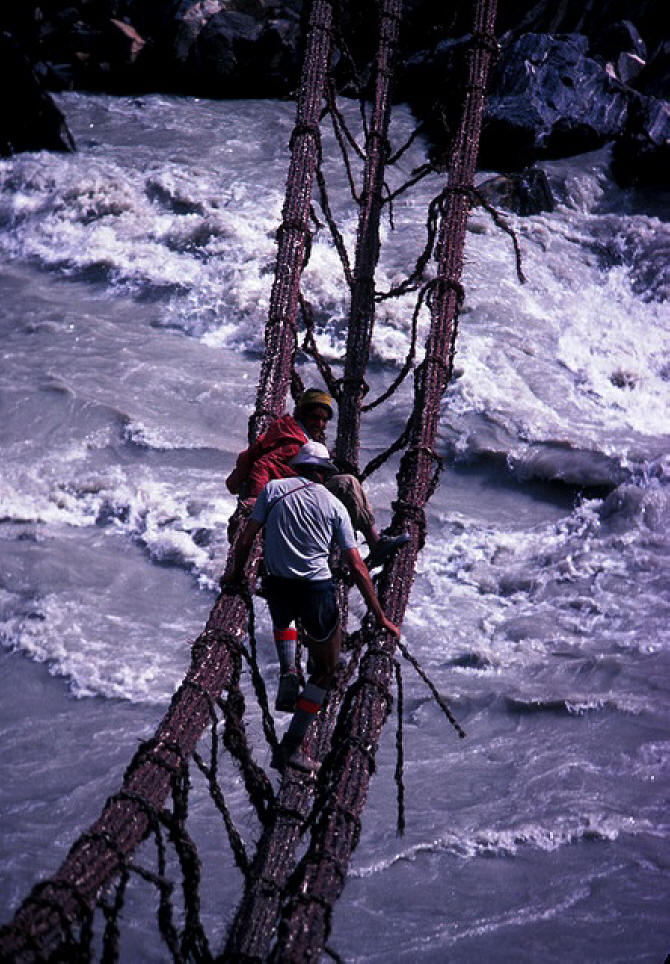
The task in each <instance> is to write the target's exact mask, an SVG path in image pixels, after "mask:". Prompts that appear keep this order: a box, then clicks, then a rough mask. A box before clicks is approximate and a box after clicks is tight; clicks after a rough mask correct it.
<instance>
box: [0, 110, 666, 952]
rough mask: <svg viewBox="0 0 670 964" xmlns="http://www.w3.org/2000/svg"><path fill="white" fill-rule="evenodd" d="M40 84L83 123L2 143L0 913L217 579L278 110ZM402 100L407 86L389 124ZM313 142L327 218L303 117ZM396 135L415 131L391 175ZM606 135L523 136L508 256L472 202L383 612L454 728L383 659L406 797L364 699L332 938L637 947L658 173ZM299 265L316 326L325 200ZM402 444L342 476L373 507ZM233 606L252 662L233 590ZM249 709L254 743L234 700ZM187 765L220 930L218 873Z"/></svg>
mask: <svg viewBox="0 0 670 964" xmlns="http://www.w3.org/2000/svg"><path fill="white" fill-rule="evenodd" d="M61 104H62V107H63V110H64V111H65V113H66V116H67V118H68V121H69V122H70V125H71V127H72V128H73V131H74V133H75V136H76V138H77V141H78V145H79V152H78V153H77V154H76V155H73V156H66V155H51V154H26V155H21V156H18V157H15V158H11V159H10V160H5V161H2V162H1V163H0V224H1V226H2V227H1V232H0V252H1V254H2V267H1V268H0V284H1V285H2V299H1V302H0V331H1V333H2V370H1V372H0V406H1V408H0V412H1V415H2V418H1V421H0V436H1V438H2V453H3V454H2V466H1V469H0V505H1V514H0V522H1V524H0V546H1V551H2V581H1V583H0V640H1V641H2V643H3V649H2V655H1V657H0V658H1V660H2V669H3V673H2V679H1V682H0V686H2V695H3V699H2V708H1V709H0V731H1V732H2V738H3V741H2V747H3V749H2V767H3V774H2V780H1V781H0V801H1V805H2V814H3V822H2V828H3V829H2V841H1V846H2V866H3V886H2V907H3V918H5V919H7V918H8V917H10V916H11V914H12V912H13V910H14V908H15V907H16V906H17V904H18V903H19V901H20V899H21V898H22V897H23V896H25V894H26V892H27V891H28V890H29V888H30V887H31V886H32V884H33V883H34V882H35V881H36V880H37V879H38V878H39V876H40V875H44V874H47V873H50V872H53V871H54V870H55V869H56V867H57V866H58V865H59V863H60V862H61V860H62V859H63V857H64V855H65V853H66V852H67V849H68V848H69V846H70V844H71V843H72V842H73V840H74V839H75V837H76V836H77V834H79V833H80V832H82V831H83V830H85V829H86V828H87V827H88V825H89V824H90V823H91V822H92V821H93V820H94V819H95V818H96V817H97V815H98V814H99V812H100V810H101V808H102V804H103V802H104V800H105V798H106V796H107V795H108V794H109V793H112V792H115V791H116V790H117V789H118V787H119V786H120V783H121V778H122V774H123V770H124V767H125V765H126V764H127V763H128V762H129V760H130V757H131V755H132V753H133V751H134V749H135V747H136V744H137V740H138V739H142V738H146V737H148V736H149V735H150V734H151V733H152V732H153V729H154V728H155V725H156V724H157V722H158V721H159V719H160V718H161V716H162V714H163V711H164V708H165V704H166V701H167V700H168V699H169V697H170V695H171V693H172V692H173V691H174V689H175V688H176V686H177V685H178V684H179V682H180V680H181V678H182V676H183V673H184V671H185V669H186V668H187V666H188V662H189V641H190V640H192V639H194V638H195V636H197V634H198V632H199V631H200V629H201V627H202V626H203V624H204V621H205V619H206V615H207V613H208V611H209V609H210V607H211V605H212V603H213V600H214V598H215V590H214V587H215V585H216V579H217V577H218V575H219V573H220V571H221V569H222V565H223V561H224V558H225V546H226V539H225V526H226V521H227V517H228V516H229V514H230V512H231V511H232V509H233V507H234V504H233V500H232V498H231V497H230V496H229V495H228V493H227V491H226V489H225V486H224V484H223V479H224V477H225V475H226V474H227V472H228V471H229V470H230V467H231V465H232V462H233V459H234V457H235V454H236V453H237V451H239V449H240V448H242V447H243V446H244V444H245V439H246V423H247V418H248V415H249V413H250V411H251V409H252V406H253V402H254V397H255V386H256V381H257V372H258V359H259V356H260V352H261V350H262V345H263V328H264V323H265V316H266V311H267V306H268V300H269V293H270V286H271V281H272V271H273V259H274V253H275V241H274V233H275V230H276V227H277V225H278V223H279V215H280V209H281V203H282V197H283V190H284V180H285V172H286V166H287V143H288V139H289V135H290V130H291V126H292V123H293V115H294V108H293V106H292V105H290V104H284V103H270V102H245V101H238V102H224V103H214V102H207V101H198V100H193V99H179V98H167V97H159V96H153V97H144V98H141V99H123V98H121V99H119V98H110V97H100V96H95V97H94V96H87V95H81V94H70V95H66V96H64V97H63V98H62V100H61ZM355 113H356V112H355V111H352V112H351V115H350V116H351V117H352V118H353V117H355ZM410 129H411V118H410V117H409V114H408V113H407V112H406V111H404V110H403V109H402V108H401V109H399V111H398V119H397V121H396V135H395V139H396V141H397V142H400V141H402V139H403V137H404V135H405V134H406V133H407V132H408V131H409V130H410ZM325 150H326V154H327V156H330V157H331V158H332V160H330V161H329V163H328V166H329V175H330V182H331V185H332V186H331V202H332V206H333V209H334V211H335V213H336V215H337V216H338V218H339V219H340V223H341V225H342V230H343V235H344V237H345V240H346V241H347V243H348V244H349V245H350V246H351V244H352V243H353V239H354V237H355V230H356V215H355V213H354V211H353V210H352V208H351V206H350V205H349V202H348V195H347V185H346V181H345V178H344V176H343V174H342V172H341V171H339V170H338V168H337V164H336V161H335V159H334V151H333V145H332V139H329V138H328V137H326V138H325ZM423 160H424V158H423V155H422V148H421V146H420V145H416V146H415V147H414V148H413V149H412V150H410V151H409V152H408V154H406V155H405V156H404V157H403V160H402V166H403V171H402V172H401V173H400V174H398V175H397V176H396V182H394V183H397V181H398V180H399V179H401V178H402V177H403V176H406V175H408V174H409V173H410V171H411V170H412V169H413V168H414V167H416V166H418V165H419V164H420V163H422V161H423ZM607 165H608V156H607V152H606V151H602V152H597V153H594V154H590V155H586V156H584V157H581V158H577V159H572V160H569V161H563V162H554V163H552V164H547V165H546V170H547V173H548V175H549V177H550V181H551V184H552V188H553V190H554V192H555V194H556V196H557V198H558V200H559V204H558V206H557V209H556V211H555V212H553V213H552V214H542V215H537V216H532V217H527V218H524V219H515V218H513V217H512V218H510V220H511V222H512V223H513V225H514V227H515V229H516V230H517V232H518V234H519V237H520V241H521V245H522V250H523V255H524V269H525V272H526V274H527V276H528V283H527V284H526V285H523V286H522V285H520V284H519V282H518V281H517V279H516V276H515V272H514V259H513V251H512V249H511V246H510V244H509V239H508V238H507V237H506V236H505V235H504V234H502V233H501V232H500V231H499V230H498V229H497V228H496V227H495V226H494V225H493V224H492V223H491V221H490V219H489V217H488V215H487V214H485V213H484V212H481V211H474V212H473V214H472V217H471V221H470V225H469V233H468V247H467V252H466V255H467V265H466V271H465V279H464V280H465V286H466V292H467V299H466V304H465V308H464V312H463V315H462V319H461V326H460V334H459V344H458V349H459V351H458V356H457V362H456V366H457V375H458V377H457V378H456V379H455V381H454V382H453V384H452V386H451V387H450V389H449V391H448V392H447V395H446V397H445V400H444V404H443V412H442V419H441V424H440V436H439V448H440V451H441V453H442V454H444V455H445V456H447V457H448V462H449V468H448V469H447V471H446V472H445V473H444V475H443V481H442V485H441V487H440V489H439V491H438V492H437V494H436V496H435V497H434V499H433V500H432V502H431V503H430V506H429V511H428V523H429V530H428V531H429V535H428V542H427V545H426V548H425V550H424V552H423V554H422V556H421V558H420V561H419V566H418V571H417V578H416V582H415V585H414V590H413V595H412V600H411V606H410V609H409V611H408V614H407V618H406V620H405V623H404V627H403V629H404V638H405V640H406V642H407V644H408V645H409V646H410V648H411V649H412V650H413V651H414V652H415V653H416V655H417V656H418V657H419V659H420V660H421V661H422V663H423V665H424V666H425V668H426V669H427V670H428V672H429V673H430V674H431V676H432V677H433V679H434V680H435V682H436V683H437V684H438V686H439V688H440V689H441V691H442V692H443V693H444V694H445V696H446V697H447V699H448V700H450V702H451V705H452V707H453V709H454V711H455V713H456V715H457V716H458V718H459V720H460V722H461V723H462V724H463V726H464V727H465V729H466V730H467V732H468V738H467V740H465V741H459V740H457V739H456V737H455V735H454V734H453V733H452V732H451V731H450V730H449V729H448V728H447V727H446V726H445V723H444V720H443V718H442V717H441V715H440V712H439V710H438V709H437V707H436V706H435V705H434V704H433V703H432V702H431V701H430V699H429V698H428V693H427V692H426V690H425V689H424V687H423V684H422V683H421V681H420V680H418V679H417V678H416V677H415V676H413V671H412V670H411V669H410V668H408V671H407V673H406V701H405V707H404V713H405V720H404V722H405V734H406V746H405V753H406V782H407V831H406V834H405V836H404V837H403V838H397V837H396V835H395V801H394V784H393V770H394V766H395V755H394V738H393V733H392V732H391V730H392V729H393V726H392V725H391V724H389V726H388V727H387V731H388V732H386V733H385V737H384V741H383V743H382V747H381V750H380V754H379V758H378V763H379V766H378V772H377V774H376V776H375V778H374V781H373V786H372V790H371V795H370V800H369V805H368V808H367V811H366V815H365V818H364V822H363V834H362V838H361V843H360V845H359V848H358V850H357V852H356V855H355V859H354V861H353V864H352V868H351V874H350V879H349V882H348V885H347V888H346V889H345V893H344V896H343V898H342V900H341V901H340V903H339V904H338V906H337V908H336V911H335V916H334V927H333V934H332V938H331V944H332V946H333V948H334V949H335V950H337V951H338V953H340V954H341V955H342V957H343V958H344V959H345V960H347V961H373V960H378V961H413V960H417V959H420V960H422V961H426V962H430V961H435V962H437V961H475V960H481V959H485V960H490V961H510V960H514V961H528V962H530V961H537V960H538V959H542V960H549V961H551V960H556V961H558V960H561V961H564V960H566V959H567V960H588V961H596V960H608V961H612V960H613V961H631V960H636V961H638V960H639V961H660V960H662V959H663V958H664V956H665V954H666V952H667V951H668V950H669V949H670V924H669V923H668V912H667V907H668V900H669V898H670V885H669V884H668V879H669V877H668V870H669V864H670V826H669V822H668V790H669V788H670V775H669V773H668V764H669V762H670V736H669V735H668V719H669V716H670V713H669V712H668V706H669V705H670V704H669V696H670V632H669V626H670V619H669V609H670V587H669V585H668V546H669V536H668V515H669V510H668V506H669V499H668V493H669V492H670V487H669V485H668V481H669V478H670V461H669V459H668V394H669V393H668V383H669V381H670V358H669V357H668V351H667V346H668V331H669V329H670V317H669V312H668V309H667V302H666V301H664V298H665V297H666V296H667V294H668V279H667V275H666V276H664V274H663V272H664V271H665V270H667V254H668V239H669V235H670V232H669V230H668V225H667V223H666V222H665V221H664V220H662V217H660V216H659V215H662V213H663V212H662V208H661V207H660V204H659V205H658V206H657V207H654V204H655V203H656V202H655V200H654V199H653V198H649V197H647V198H644V197H640V196H636V195H634V194H633V193H631V192H623V191H621V190H619V189H618V188H616V186H614V185H613V183H612V182H611V180H610V179H609V177H608V173H607ZM441 183H442V182H441V178H440V177H439V176H438V175H435V176H434V177H431V178H429V179H427V180H426V181H424V182H422V183H421V184H420V185H419V187H418V188H416V189H415V190H414V191H413V192H408V193H407V194H403V195H401V196H400V197H399V198H398V199H397V201H396V203H395V205H394V211H393V217H394V226H393V229H392V228H391V226H390V225H389V224H388V223H386V224H385V226H384V229H383V236H384V254H383V256H382V261H381V264H380V271H379V287H380V288H385V287H389V286H390V285H392V284H393V283H395V282H397V281H398V280H400V279H401V278H402V276H403V272H406V270H407V268H408V267H409V266H411V264H412V262H413V259H414V258H415V257H416V255H417V254H418V251H419V250H420V248H421V246H422V243H423V238H424V236H425V234H424V232H425V217H426V205H427V203H428V201H429V199H430V198H431V197H432V196H434V195H435V194H436V193H437V192H438V191H439V190H440V187H441ZM304 288H305V293H306V295H307V297H308V298H309V299H310V300H311V301H312V303H313V304H314V306H315V308H316V319H317V325H318V341H319V345H320V347H321V350H322V351H323V352H324V353H326V354H327V355H328V356H329V357H330V358H331V359H332V360H333V361H337V359H339V358H341V355H342V352H343V346H344V324H345V318H346V308H347V298H346V285H345V283H344V281H343V278H342V275H341V271H340V269H339V263H338V260H337V257H336V254H335V251H334V249H333V246H332V245H331V244H330V242H329V240H328V238H327V236H326V231H325V230H321V231H320V232H318V233H317V236H316V239H315V243H314V246H313V251H312V256H311V260H310V262H309V266H308V268H307V270H306V272H305V278H304ZM411 308H412V305H411V300H409V299H401V300H398V301H385V302H383V303H382V304H381V306H380V310H379V316H378V321H377V326H376V336H375V337H376V342H375V348H374V352H373V364H372V369H373V370H372V373H371V376H370V380H371V383H372V385H373V390H374V391H378V390H379V389H381V388H382V387H384V386H385V385H386V384H388V383H389V381H390V380H391V379H392V377H393V375H394V373H395V372H396V371H397V369H398V367H399V366H400V364H402V360H403V359H404V355H405V352H406V350H407V346H408V320H409V318H410V315H411ZM421 324H422V327H423V330H424V331H425V326H426V319H425V318H422V322H421ZM302 365H303V368H302V371H303V375H304V377H305V380H306V381H307V382H313V381H315V377H314V374H313V372H311V371H310V369H309V367H308V366H307V364H306V363H305V362H304V360H303V363H302ZM408 391H409V390H408V389H403V390H401V392H400V393H399V394H398V395H397V396H395V397H394V399H393V400H392V401H391V402H390V403H389V404H388V405H387V406H386V407H385V409H384V410H383V412H379V410H377V414H375V415H374V417H370V418H369V420H368V421H367V422H366V423H365V425H364V428H363V451H364V460H365V461H367V459H368V458H370V457H372V455H374V454H376V453H377V452H378V451H380V450H381V449H383V448H385V447H386V445H387V444H388V443H389V442H390V441H391V440H392V439H393V438H394V437H395V436H396V435H397V434H398V432H399V431H400V429H401V428H402V426H403V424H404V420H405V417H406V411H407V405H408V398H409V396H408ZM396 467H397V464H393V465H391V466H390V467H387V468H386V469H385V470H383V471H382V472H381V474H380V475H379V476H376V477H373V479H371V480H370V485H369V490H370V494H371V497H372V501H373V503H374V504H375V506H376V507H377V509H378V515H379V523H380V525H383V524H384V523H385V522H387V521H388V518H389V508H388V507H389V505H390V503H391V501H392V499H393V487H394V473H395V469H396ZM359 611H360V607H359ZM259 620H260V631H261V634H262V635H263V637H264V640H265V647H264V650H263V654H262V658H263V667H264V672H265V673H266V676H267V678H268V680H269V682H270V685H271V686H274V681H275V679H276V674H277V666H276V663H275V662H274V657H273V653H272V647H271V645H270V643H269V624H268V621H267V617H266V615H265V612H264V608H263V605H262V603H261V605H260V606H259ZM252 733H255V735H256V738H257V742H258V746H259V753H260V758H261V759H262V760H263V761H264V762H267V754H266V753H265V751H263V750H262V749H261V748H260V741H261V736H260V727H259V724H258V720H257V719H254V720H253V721H252ZM264 754H265V755H264ZM224 782H225V783H226V788H227V790H228V791H229V792H230V794H231V797H230V803H231V805H232V806H233V808H234V809H236V811H237V813H238V815H239V818H240V820H241V824H242V829H243V833H244V835H245V837H246V839H247V841H248V842H249V843H250V844H251V841H252V840H253V838H254V835H255V833H256V832H257V828H256V827H255V825H254V823H253V819H252V817H251V815H250V814H249V812H248V810H247V808H246V806H245V801H244V795H243V787H242V786H241V783H240V781H239V780H238V777H237V774H236V773H235V772H234V771H232V770H230V771H229V772H228V773H227V774H224ZM201 796H202V799H201V798H200V797H197V798H196V802H195V804H194V806H193V819H194V823H195V830H194V833H195V836H196V838H197V840H198V843H199V845H200V851H201V856H203V858H204V860H205V866H206V871H207V873H208V880H209V879H210V878H209V873H210V871H211V873H212V875H214V874H215V873H217V874H218V876H212V877H211V883H208V885H207V888H206V891H207V892H206V894H205V897H204V914H205V918H206V922H207V925H208V929H209V932H210V935H211V936H212V940H213V946H214V947H217V946H218V943H217V942H219V943H220V940H221V937H222V936H223V935H224V934H225V929H226V926H227V924H228V922H229V920H230V916H231V915H232V912H233V910H234V907H235V904H236V899H237V897H238V896H239V892H240V880H239V875H238V874H237V871H236V870H235V869H234V867H233V865H232V860H231V859H230V858H229V857H228V856H226V855H225V850H224V849H223V841H222V839H221V832H220V829H219V828H218V827H215V824H216V821H217V820H218V817H217V816H216V815H215V813H214V811H213V808H211V807H210V806H209V805H208V804H207V802H206V800H205V799H204V794H202V795H201ZM222 868H223V870H222ZM149 896H150V895H149V893H148V892H145V891H143V890H142V889H141V888H140V889H139V898H138V901H137V903H138V904H139V910H138V911H137V913H136V912H135V909H133V910H132V912H131V909H130V908H128V910H127V912H126V917H127V918H128V919H127V921H126V922H125V923H124V928H125V935H124V942H125V944H124V946H125V951H124V954H125V957H126V959H127V960H142V961H144V960H146V961H161V960H166V958H167V952H166V951H165V949H164V948H163V947H162V946H161V945H160V943H159V941H158V940H157V938H156V937H155V935H154V934H153V933H152V931H151V928H149V927H148V926H146V921H147V920H148V919H150V918H151V917H152V915H153V914H154V909H153V905H152V904H151V902H150V900H149ZM136 918H137V919H136Z"/></svg>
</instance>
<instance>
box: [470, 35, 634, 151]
mask: <svg viewBox="0 0 670 964" xmlns="http://www.w3.org/2000/svg"><path fill="white" fill-rule="evenodd" d="M587 51H588V39H587V38H586V37H583V36H580V35H570V36H560V37H558V36H557V37H552V36H549V35H546V34H527V35H525V36H524V37H521V38H520V39H519V40H517V41H514V42H513V43H512V44H510V45H509V46H507V47H506V48H505V49H504V50H503V52H502V54H501V57H500V60H499V62H498V64H497V65H496V66H495V68H494V70H493V72H492V76H491V83H490V95H489V98H488V101H487V106H486V114H485V120H484V129H483V131H482V141H481V148H480V164H481V165H482V166H485V167H489V166H490V167H493V168H494V169H497V170H501V169H502V170H514V169H517V168H520V167H523V166H525V165H527V164H528V162H529V161H532V160H533V159H537V158H540V157H547V158H552V157H553V158H555V157H565V156H569V155H571V154H577V153H582V152H584V151H588V150H593V149H595V148H597V147H600V146H601V145H602V144H603V143H605V142H606V141H608V140H611V139H613V138H614V137H615V136H616V135H617V134H619V133H620V131H621V130H622V129H623V127H624V124H625V122H626V117H627V114H628V106H629V102H630V99H631V96H632V92H631V91H629V90H628V89H627V88H625V87H624V86H623V85H622V84H620V83H619V82H618V81H617V80H615V79H614V78H612V77H611V76H610V75H609V74H608V73H607V71H606V70H605V69H604V67H603V66H602V65H601V64H599V63H597V62H596V61H595V60H593V59H592V58H590V57H589V56H588V55H587Z"/></svg>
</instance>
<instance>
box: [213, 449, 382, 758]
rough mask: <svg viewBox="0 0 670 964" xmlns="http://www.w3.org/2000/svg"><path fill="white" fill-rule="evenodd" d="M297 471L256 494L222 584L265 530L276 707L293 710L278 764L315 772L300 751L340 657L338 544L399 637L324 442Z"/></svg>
mask: <svg viewBox="0 0 670 964" xmlns="http://www.w3.org/2000/svg"><path fill="white" fill-rule="evenodd" d="M291 465H292V467H293V468H294V469H295V471H296V472H298V475H297V476H295V477H292V478H288V479H274V480H272V481H270V482H268V484H267V485H266V486H265V488H264V489H263V490H262V492H261V493H260V495H259V496H258V499H257V500H256V504H255V505H254V509H253V511H252V513H251V516H250V518H249V519H248V521H247V523H246V525H245V527H244V529H243V530H242V533H241V535H240V538H239V541H238V543H237V549H236V552H235V554H234V556H233V558H232V559H231V560H230V562H229V565H228V567H227V569H226V572H225V573H224V575H223V577H222V580H221V582H222V584H224V585H226V584H229V583H232V582H235V581H237V580H239V579H240V578H241V576H242V574H243V571H244V564H245V562H246V560H247V557H248V554H249V551H250V549H251V546H252V545H253V542H254V539H255V538H256V534H257V533H258V531H259V530H260V529H261V528H264V529H265V568H266V571H267V577H266V579H265V581H264V590H265V596H266V599H267V602H268V606H269V609H270V614H271V616H272V623H273V627H274V633H275V640H276V641H277V647H278V651H279V655H280V670H281V677H280V686H279V694H278V697H277V708H278V709H283V710H295V712H294V714H293V718H292V720H291V723H290V725H289V728H288V730H287V732H286V734H285V736H284V739H283V740H282V746H281V750H282V753H281V757H282V759H281V760H280V761H279V762H280V766H281V764H282V762H284V763H285V762H286V761H287V760H288V761H289V762H290V763H291V764H292V765H293V766H296V767H297V768H298V769H303V770H311V769H313V768H314V766H315V764H314V763H313V761H312V760H311V759H310V758H309V757H308V756H307V754H306V753H305V752H304V751H302V750H301V748H300V745H301V743H302V739H303V737H304V735H305V733H306V731H307V727H308V726H309V724H310V722H311V721H312V720H313V719H314V716H315V715H316V714H317V713H318V711H319V709H320V708H321V706H322V704H323V701H324V699H325V696H326V693H327V689H328V686H329V685H330V683H331V682H332V678H333V674H334V673H335V670H336V668H337V661H338V657H339V653H340V641H341V629H340V614H339V610H338V606H337V597H336V591H335V584H334V582H333V578H332V573H331V571H330V566H329V563H328V555H329V552H330V547H331V544H332V542H333V540H334V541H335V542H336V544H337V545H338V546H339V548H340V550H341V552H342V558H343V559H344V561H345V562H346V563H348V565H349V567H350V569H351V573H352V576H353V579H354V582H355V583H356V585H357V587H358V589H359V590H360V592H361V594H362V596H363V598H364V600H365V602H366V603H367V605H368V607H369V609H370V610H371V611H372V613H373V615H374V617H375V619H376V620H377V622H378V624H379V625H380V626H381V627H382V628H384V629H386V630H388V631H389V632H390V633H392V634H393V635H394V636H396V637H397V636H399V635H400V632H399V630H398V628H397V626H395V625H394V624H393V623H392V622H391V621H390V620H389V619H388V618H387V617H386V615H385V613H384V611H383V610H382V608H381V606H380V604H379V600H378V599H377V594H376V592H375V589H374V586H373V585H372V581H371V579H370V574H369V573H368V570H367V568H366V566H365V563H364V562H363V560H362V558H361V555H360V553H359V551H358V549H357V548H356V537H355V535H354V531H353V528H352V525H351V521H350V519H349V516H348V514H347V511H346V509H345V508H344V506H343V505H342V503H341V502H340V500H339V499H336V498H335V496H333V495H332V494H331V493H330V492H329V491H328V490H327V489H326V488H325V486H324V485H323V482H324V481H325V480H326V479H327V478H328V476H329V475H330V474H331V473H332V472H335V471H337V470H336V468H335V466H334V465H333V463H332V462H331V461H330V456H329V453H328V449H327V448H326V447H325V445H322V444H321V443H320V442H313V441H310V442H306V443H305V445H303V446H302V448H301V449H300V451H299V452H298V454H297V455H296V456H295V457H294V458H293V459H292V461H291ZM297 619H299V620H300V621H301V623H302V626H303V628H304V630H305V634H306V636H307V647H308V649H309V654H310V657H311V663H312V674H311V676H310V678H309V680H308V682H307V684H306V685H305V688H304V689H303V691H302V693H300V694H299V695H298V693H299V685H298V676H297V671H296V668H295V643H296V639H297V631H296V630H295V629H294V628H292V623H294V622H295V620H297Z"/></svg>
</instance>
